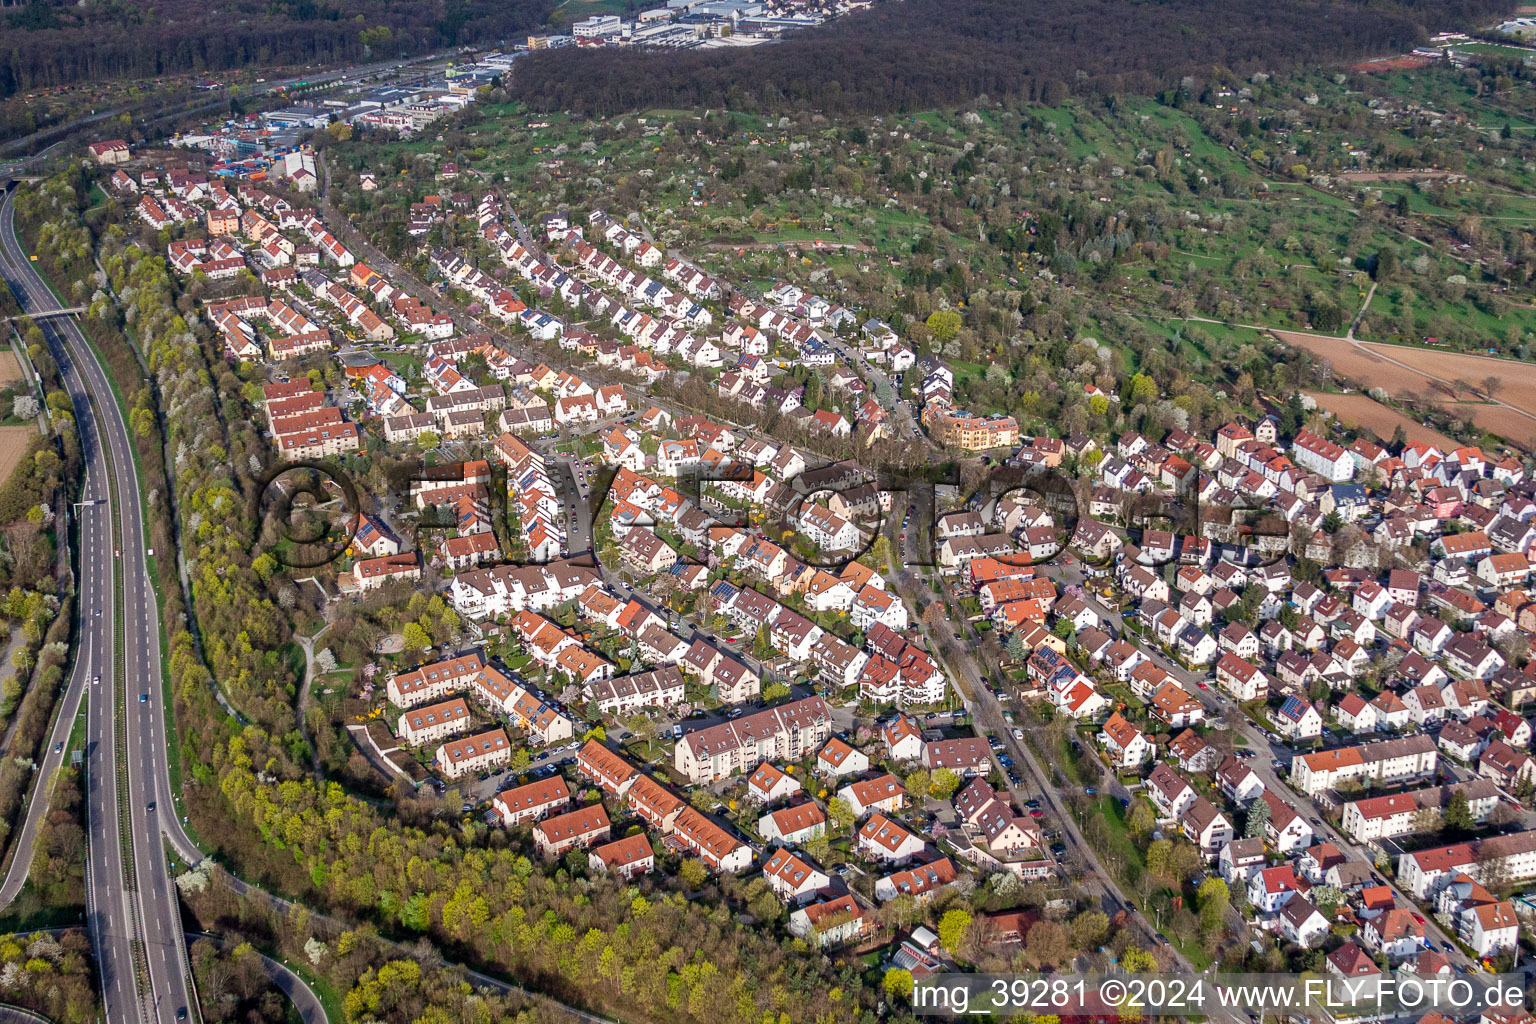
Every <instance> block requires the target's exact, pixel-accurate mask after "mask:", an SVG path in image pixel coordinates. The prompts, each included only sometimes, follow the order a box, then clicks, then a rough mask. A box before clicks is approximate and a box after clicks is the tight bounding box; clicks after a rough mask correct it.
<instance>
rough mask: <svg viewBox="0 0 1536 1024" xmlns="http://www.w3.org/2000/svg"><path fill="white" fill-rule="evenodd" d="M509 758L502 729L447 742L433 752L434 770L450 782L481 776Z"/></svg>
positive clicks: (510, 747)
mask: <svg viewBox="0 0 1536 1024" xmlns="http://www.w3.org/2000/svg"><path fill="white" fill-rule="evenodd" d="M511 758H512V742H511V741H510V740H508V739H507V731H506V730H505V729H492V730H490V731H489V732H482V733H479V734H478V735H475V736H467V737H464V738H462V739H455V740H449V741H448V742H447V743H444V744H443V745H442V746H440V747H438V748H437V767H438V770H439V771H441V772H442V773H443V775H444V776H446V777H447V778H450V779H457V778H462V777H463V776H465V775H473V774H474V773H475V772H483V771H486V770H487V769H489V768H494V767H495V766H496V765H499V764H502V763H504V762H506V761H509V760H511Z"/></svg>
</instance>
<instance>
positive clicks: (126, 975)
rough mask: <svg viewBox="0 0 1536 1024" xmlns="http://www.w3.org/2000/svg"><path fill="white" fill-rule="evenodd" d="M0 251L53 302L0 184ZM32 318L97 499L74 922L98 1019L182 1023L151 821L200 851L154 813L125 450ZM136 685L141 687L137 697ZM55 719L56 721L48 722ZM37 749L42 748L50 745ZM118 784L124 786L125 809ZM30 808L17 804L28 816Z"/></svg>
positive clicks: (152, 622) (157, 768)
mask: <svg viewBox="0 0 1536 1024" xmlns="http://www.w3.org/2000/svg"><path fill="white" fill-rule="evenodd" d="M0 249H3V253H4V264H5V273H6V275H7V277H8V279H9V280H10V282H11V286H12V288H13V290H14V291H15V292H16V294H17V298H18V299H19V300H20V301H21V303H22V305H23V307H24V308H25V309H26V310H28V311H29V312H39V311H47V310H51V309H58V308H60V305H59V303H58V300H57V299H56V298H55V297H54V295H53V293H52V292H51V291H50V290H49V288H48V286H47V285H46V284H45V283H44V281H43V280H42V278H41V277H40V276H39V275H38V274H37V272H36V270H35V269H34V268H33V267H32V265H31V263H30V262H29V261H28V259H27V257H26V255H25V254H24V253H23V252H22V250H21V247H20V245H19V244H18V242H17V240H16V234H15V207H14V205H13V203H12V201H11V196H10V195H9V194H8V195H7V196H6V198H5V202H4V206H3V208H0ZM37 323H38V325H39V326H40V327H41V328H42V330H43V332H44V335H45V336H46V337H47V339H48V343H49V346H50V348H51V349H52V351H53V354H54V358H55V359H57V360H58V361H59V364H60V366H61V367H62V368H63V369H64V376H65V380H66V384H67V386H68V388H69V391H70V397H71V399H72V400H73V401H74V404H75V409H76V413H77V422H78V423H79V426H80V435H81V444H82V449H83V453H84V457H85V459H86V462H87V466H88V467H89V468H88V470H87V489H86V491H85V492H84V496H83V500H86V501H92V502H94V501H98V500H101V501H102V503H101V504H89V505H84V506H82V508H81V509H80V517H81V530H80V567H81V572H80V580H79V587H78V593H79V598H80V615H81V622H82V624H83V625H82V628H81V630H80V636H79V638H78V640H77V644H78V646H77V654H78V656H77V658H76V668H75V677H76V679H75V681H76V682H78V681H81V680H83V679H84V677H85V676H86V675H89V676H90V677H91V678H92V679H93V680H94V679H96V678H98V677H99V679H100V683H94V682H92V683H91V684H90V696H89V699H88V700H87V701H86V709H87V715H86V749H85V776H86V805H87V817H88V826H87V835H88V839H89V844H90V851H89V857H88V859H87V877H88V882H87V908H88V913H87V920H88V923H89V926H90V931H91V935H92V939H93V944H94V945H95V947H96V950H97V955H98V958H99V962H100V966H101V973H102V993H103V1000H104V1003H105V1007H106V1011H107V1018H108V1019H109V1020H112V1021H130V1020H141V1021H155V1022H157V1024H158V1022H166V1024H170V1022H174V1021H175V1020H176V1019H177V1014H178V1012H179V1011H181V1012H185V1013H186V1014H187V1016H188V1017H189V1018H190V1019H194V1020H195V1019H197V1017H198V1013H197V1007H196V1005H195V1000H194V999H192V998H191V994H190V987H189V981H188V975H189V971H188V970H187V960H186V944H185V941H184V938H183V935H182V926H181V911H180V907H179V905H178V903H177V900H176V892H175V888H174V886H173V883H172V881H171V877H170V871H169V868H168V866H167V863H166V858H165V853H164V849H163V846H162V840H161V834H162V828H163V827H164V824H165V822H167V821H168V822H169V823H170V827H169V828H166V832H168V833H169V835H170V838H171V842H172V844H173V845H174V846H175V847H176V848H177V849H178V850H181V851H183V853H184V855H186V856H187V857H188V858H189V859H190V860H193V861H196V860H200V859H201V855H200V854H199V853H198V851H197V848H196V847H195V846H194V845H193V844H192V842H191V840H190V839H188V838H187V836H186V834H185V833H184V832H183V831H182V829H181V823H180V820H179V819H177V818H175V817H174V816H173V815H170V814H165V813H163V812H161V811H160V810H159V809H160V808H161V807H166V808H169V807H170V806H171V804H170V803H168V802H167V801H169V799H170V796H171V788H170V779H169V774H168V758H167V755H166V745H165V725H164V721H165V713H164V708H163V705H162V701H161V690H160V685H159V684H160V679H161V673H160V649H159V624H158V611H157V606H156V603H155V597H154V594H153V592H152V590H151V588H150V586H149V580H148V575H147V571H146V562H145V558H146V556H145V541H144V524H143V512H142V504H141V502H140V498H139V486H138V478H137V475H136V474H135V473H134V472H132V466H133V461H132V449H131V448H130V447H129V440H128V433H127V430H126V428H125V426H124V424H123V419H122V414H121V412H120V410H119V409H118V406H117V403H116V401H115V399H114V398H113V395H112V391H111V388H110V387H109V385H108V382H107V377H106V375H105V373H104V372H103V371H102V368H101V366H100V365H99V364H98V363H97V361H96V357H95V354H94V353H93V352H92V351H91V348H90V346H89V345H88V344H87V343H86V341H85V337H84V335H82V334H81V333H80V329H79V327H78V325H77V324H76V323H75V321H74V319H73V318H72V317H52V318H49V319H47V320H40V321H37ZM109 455H110V458H111V460H112V462H111V463H110V464H109V463H108V462H107V458H108V456H109ZM109 482H110V483H109ZM113 484H115V497H116V501H115V502H112V503H110V504H109V503H108V502H107V501H106V500H104V499H108V497H109V491H108V487H109V486H111V485H113ZM114 512H115V513H116V515H117V517H118V521H119V523H120V527H121V535H122V544H121V547H117V546H115V545H114V541H113V537H112V519H111V516H112V514H113V513H114ZM117 565H120V566H121V567H122V572H123V636H122V637H121V641H122V650H123V669H124V671H123V675H122V677H121V678H119V676H118V673H117V669H116V665H115V662H114V659H113V657H112V651H113V645H114V642H115V640H116V638H115V637H114V629H115V626H116V618H115V615H116V609H115V604H114V593H113V570H114V567H115V566H117ZM81 685H82V686H84V685H85V684H84V683H83V682H81ZM72 686H73V682H72ZM140 695H146V698H145V699H143V700H141V699H140ZM119 700H121V701H122V707H123V708H124V709H125V720H124V721H123V723H122V725H123V736H124V739H125V741H126V745H125V747H124V749H123V751H122V752H121V754H119V751H118V744H117V740H118V737H117V735H116V734H115V732H114V725H115V724H116V723H115V720H114V718H115V716H114V707H115V706H116V705H117V703H118V701H119ZM72 717H73V716H71V719H70V721H72ZM64 725H65V722H64V721H63V720H61V722H60V723H59V727H60V728H62V727H64ZM50 756H55V755H53V752H52V748H50ZM119 764H124V765H125V767H126V786H125V787H120V786H119V784H118V783H119V779H118V775H117V771H116V769H117V766H118V765H119ZM45 770H47V767H46V765H45ZM120 788H121V789H126V794H127V806H126V807H125V806H123V803H122V799H121V793H120ZM36 803H37V804H38V805H41V803H42V801H36ZM32 817H33V816H32V814H31V813H30V812H29V815H28V820H29V821H30V820H32ZM123 834H126V836H127V837H128V841H129V845H130V849H131V854H132V861H133V862H132V864H131V865H128V864H125V862H124V856H123V845H122V843H121V842H120V838H119V837H120V836H121V835H123ZM27 838H30V837H27Z"/></svg>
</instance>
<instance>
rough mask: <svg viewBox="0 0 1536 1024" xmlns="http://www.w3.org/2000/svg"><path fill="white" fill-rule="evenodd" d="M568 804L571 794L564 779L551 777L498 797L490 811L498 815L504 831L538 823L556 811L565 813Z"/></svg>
mask: <svg viewBox="0 0 1536 1024" xmlns="http://www.w3.org/2000/svg"><path fill="white" fill-rule="evenodd" d="M570 803H571V791H570V789H569V788H568V787H567V786H566V784H565V779H564V778H562V777H561V776H559V775H551V776H550V777H549V778H547V779H536V780H534V781H533V782H530V783H527V784H526V785H522V786H514V787H513V788H512V789H508V790H505V791H503V792H500V793H497V794H496V797H495V799H493V800H492V801H491V807H492V809H494V810H495V811H496V813H497V814H499V815H501V823H502V825H503V826H505V827H507V828H511V827H512V826H514V825H521V824H522V823H523V822H525V821H538V820H539V819H540V818H547V817H548V816H549V815H551V814H553V813H555V812H556V811H560V810H564V809H565V808H566V807H569V806H570Z"/></svg>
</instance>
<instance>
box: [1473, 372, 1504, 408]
mask: <svg viewBox="0 0 1536 1024" xmlns="http://www.w3.org/2000/svg"><path fill="white" fill-rule="evenodd" d="M1478 387H1480V388H1481V389H1482V392H1483V396H1484V397H1485V398H1487V399H1488V401H1490V402H1492V401H1494V400H1495V398H1496V396H1497V395H1498V393H1499V392H1500V391H1502V390H1504V378H1502V377H1496V376H1493V375H1491V374H1490V375H1489V376H1487V377H1484V378H1483V380H1482V383H1481V384H1479V385H1478Z"/></svg>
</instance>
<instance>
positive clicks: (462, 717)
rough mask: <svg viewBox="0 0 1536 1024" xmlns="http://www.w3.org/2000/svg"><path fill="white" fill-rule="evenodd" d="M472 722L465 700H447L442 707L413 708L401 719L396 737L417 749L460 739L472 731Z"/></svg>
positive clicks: (437, 705) (460, 698)
mask: <svg viewBox="0 0 1536 1024" xmlns="http://www.w3.org/2000/svg"><path fill="white" fill-rule="evenodd" d="M471 721H472V719H471V718H470V716H469V705H468V704H466V703H464V698H463V697H455V698H454V699H453V700H445V701H443V702H442V703H441V704H429V705H427V706H426V707H423V708H413V709H411V710H409V711H407V712H405V714H403V715H401V716H400V721H399V724H398V726H397V727H396V729H395V735H396V736H398V737H400V739H401V740H402V741H403V742H405V743H409V744H410V745H411V746H413V747H424V746H426V745H427V744H428V743H433V742H436V741H437V740H442V739H447V738H448V737H449V736H456V735H458V734H459V733H461V732H463V731H464V730H465V729H467V728H469V725H470V722H471Z"/></svg>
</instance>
